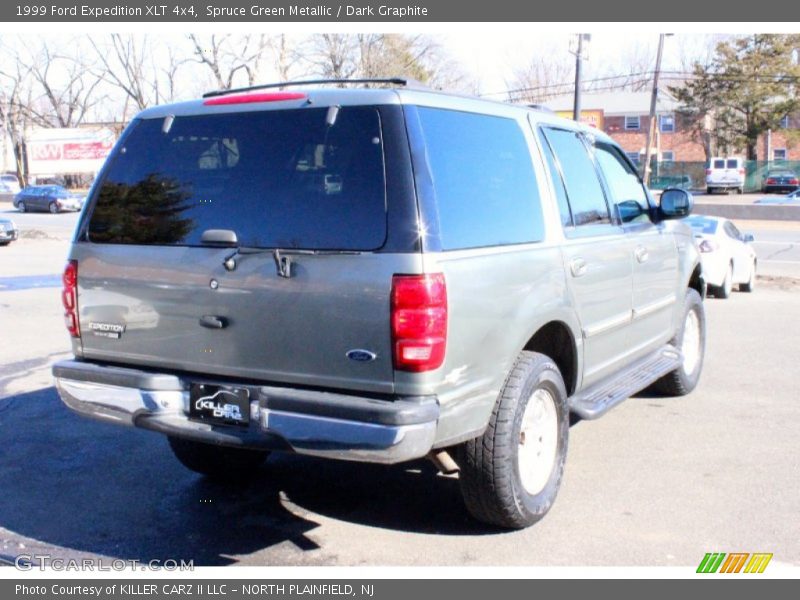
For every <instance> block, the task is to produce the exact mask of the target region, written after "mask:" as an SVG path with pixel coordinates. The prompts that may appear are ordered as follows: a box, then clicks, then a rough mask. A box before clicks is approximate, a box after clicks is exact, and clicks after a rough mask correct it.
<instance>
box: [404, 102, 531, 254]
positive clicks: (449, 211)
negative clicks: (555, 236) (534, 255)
mask: <svg viewBox="0 0 800 600" xmlns="http://www.w3.org/2000/svg"><path fill="white" fill-rule="evenodd" d="M417 114H418V116H419V123H420V126H421V128H422V135H423V137H424V141H425V149H426V153H427V162H428V165H427V166H428V168H429V170H430V173H431V176H432V178H433V188H434V191H435V195H436V207H437V211H438V215H439V231H440V236H441V243H442V249H444V250H456V249H462V248H479V247H483V246H502V245H511V244H525V243H530V242H538V241H541V240H542V239H543V238H544V224H543V219H542V206H541V198H540V197H539V186H538V183H537V181H536V175H535V174H534V170H533V161H532V160H531V154H530V149H529V148H528V142H527V140H526V139H525V135H524V134H523V131H522V128H520V126H519V124H518V123H517V121H516V120H513V119H507V118H503V117H495V116H489V115H482V114H475V113H467V112H458V111H453V110H443V109H438V108H425V107H418V108H417Z"/></svg>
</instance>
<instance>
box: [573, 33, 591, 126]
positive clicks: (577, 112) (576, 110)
mask: <svg viewBox="0 0 800 600" xmlns="http://www.w3.org/2000/svg"><path fill="white" fill-rule="evenodd" d="M591 39H592V36H591V34H588V33H579V34H578V44H577V47H576V48H575V52H572V53H573V54H574V55H575V103H574V104H573V109H572V118H573V120H575V121H578V122H580V120H581V63H582V62H583V60H584V57H583V42H584V41H586V42H588V41H589V40H591Z"/></svg>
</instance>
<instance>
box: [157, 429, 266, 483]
mask: <svg viewBox="0 0 800 600" xmlns="http://www.w3.org/2000/svg"><path fill="white" fill-rule="evenodd" d="M169 446H170V448H171V449H172V453H173V454H174V455H175V458H177V459H178V460H179V461H180V462H181V464H182V465H183V466H184V467H186V468H187V469H190V470H192V471H194V472H196V473H200V474H202V475H206V476H207V477H211V478H213V479H244V478H246V477H248V476H250V475H251V474H252V473H253V471H254V470H255V469H257V468H258V467H260V466H261V464H262V463H263V462H264V460H266V458H267V456H268V455H269V452H267V451H265V450H251V449H250V448H230V447H228V446H217V445H214V444H204V443H202V442H195V441H192V440H185V439H182V438H176V437H172V436H170V437H169Z"/></svg>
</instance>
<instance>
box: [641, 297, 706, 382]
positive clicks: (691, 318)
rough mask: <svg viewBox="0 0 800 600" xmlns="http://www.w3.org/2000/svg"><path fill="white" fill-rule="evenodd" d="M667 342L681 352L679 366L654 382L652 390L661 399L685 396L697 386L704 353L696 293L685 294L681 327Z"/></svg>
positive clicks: (702, 312) (701, 316)
mask: <svg viewBox="0 0 800 600" xmlns="http://www.w3.org/2000/svg"><path fill="white" fill-rule="evenodd" d="M687 336H688V337H687ZM670 343H671V344H672V345H673V346H675V347H676V348H678V349H680V350H681V352H683V363H682V364H681V366H680V367H678V368H677V369H675V370H674V371H670V372H669V373H667V374H666V375H664V376H663V377H662V378H661V379H659V380H658V381H656V382H655V384H654V385H653V389H655V390H656V391H658V392H660V393H661V394H664V395H665V396H685V395H686V394H688V393H689V392H691V391H692V390H693V389H694V388H695V387H697V382H698V381H699V380H700V373H701V371H702V370H703V360H704V358H705V350H706V316H705V309H704V308H703V300H702V299H701V298H700V294H698V293H697V290H694V289H691V288H689V289H688V290H687V291H686V297H685V299H684V304H683V319H682V321H681V327H680V329H679V330H678V333H676V334H675V337H674V338H672V340H671V341H670Z"/></svg>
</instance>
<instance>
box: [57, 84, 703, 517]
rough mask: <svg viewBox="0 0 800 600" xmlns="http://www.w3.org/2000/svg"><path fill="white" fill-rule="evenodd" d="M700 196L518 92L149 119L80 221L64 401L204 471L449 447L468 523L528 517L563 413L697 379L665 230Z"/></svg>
mask: <svg viewBox="0 0 800 600" xmlns="http://www.w3.org/2000/svg"><path fill="white" fill-rule="evenodd" d="M396 83H399V82H396ZM297 90H300V91H297ZM690 210H691V197H690V196H689V195H688V194H687V193H686V192H685V191H683V190H668V191H666V192H664V193H663V195H662V197H661V202H660V205H659V206H657V205H656V204H655V203H654V202H653V200H652V199H651V198H650V196H649V195H648V192H647V191H646V190H645V188H644V187H643V186H642V184H641V181H640V180H639V178H638V176H637V174H636V172H635V170H634V168H633V166H632V165H631V164H630V162H629V161H628V159H627V158H626V157H625V154H624V152H622V151H620V149H619V148H618V147H617V146H616V145H615V144H614V142H613V141H612V140H611V139H609V138H608V137H606V136H605V135H604V134H603V133H601V132H598V131H594V130H591V129H589V128H586V127H584V126H581V125H579V124H576V123H573V122H571V121H567V120H564V119H560V118H557V117H556V116H554V115H551V114H548V113H546V112H543V111H539V110H533V109H530V108H526V107H521V106H512V105H509V104H503V103H495V102H487V101H482V100H477V99H470V98H463V97H457V96H453V95H448V94H442V93H434V92H430V91H424V90H418V89H410V88H409V87H405V88H403V87H401V88H397V89H391V88H386V87H383V88H372V89H341V88H330V87H327V88H326V87H323V86H318V87H317V88H308V87H299V86H295V87H294V88H293V89H292V91H285V90H276V89H274V88H273V89H271V88H270V86H261V87H260V88H258V89H248V90H235V91H232V92H224V93H222V92H220V93H212V94H208V95H206V97H204V98H203V99H201V100H197V101H193V102H186V103H182V104H175V105H170V106H160V107H155V108H151V109H148V110H145V111H144V112H142V113H141V114H140V115H139V116H138V117H137V118H136V119H135V120H134V121H133V122H132V123H131V124H130V126H129V127H128V128H127V129H126V130H125V132H124V134H123V135H122V137H121V139H120V140H119V142H118V143H117V145H116V147H115V149H114V150H113V152H112V154H111V156H110V157H109V159H108V161H107V163H106V165H105V167H104V169H103V171H102V173H101V174H100V176H99V177H98V180H97V182H96V183H95V185H94V188H93V189H92V191H91V194H90V197H89V199H88V205H87V207H86V209H85V210H84V212H83V215H82V216H81V220H80V223H79V226H78V228H77V231H76V234H75V239H74V243H73V244H72V248H71V251H70V255H69V262H68V264H67V267H66V271H65V273H64V290H63V300H64V306H65V308H66V323H67V327H68V329H69V332H70V334H71V336H72V345H73V351H74V354H75V360H69V361H65V362H60V363H58V364H56V365H55V367H54V369H53V371H54V374H55V377H56V382H57V386H58V390H59V392H60V395H61V397H62V399H63V400H64V402H65V403H66V404H67V405H68V406H69V407H70V408H72V409H73V410H75V411H77V412H79V413H82V414H85V415H88V416H92V417H96V418H100V419H104V420H107V421H111V422H114V423H122V424H128V425H135V426H137V427H141V428H144V429H150V430H153V431H158V432H161V433H163V434H165V435H167V436H168V437H169V440H170V444H171V447H172V449H173V451H174V453H175V454H176V456H177V457H178V459H179V460H180V461H181V462H183V463H184V464H185V465H186V466H187V467H189V468H190V469H194V470H196V471H199V472H201V473H205V474H209V475H215V474H217V475H219V474H230V473H233V472H237V471H238V472H247V471H252V470H253V469H256V468H257V467H258V466H259V465H260V463H261V461H262V460H263V458H264V457H265V456H266V454H267V453H268V452H269V451H272V450H278V451H293V452H298V453H301V454H309V455H315V456H322V457H330V458H337V459H348V460H356V461H371V462H382V463H396V462H401V461H407V460H411V459H417V458H420V457H425V456H430V457H431V458H433V459H434V462H436V464H437V465H439V466H440V468H442V469H444V470H448V471H455V470H458V471H459V477H460V481H461V487H462V489H463V493H464V498H465V502H466V505H467V507H468V509H469V510H470V512H471V513H472V514H473V515H474V516H475V517H477V518H478V519H481V520H483V521H486V522H489V523H492V524H496V525H499V526H503V527H525V526H527V525H530V524H531V523H533V522H535V521H537V520H538V519H540V518H541V517H542V516H543V515H544V514H545V513H546V512H547V510H548V509H549V508H550V506H551V504H552V502H553V500H554V499H555V496H556V492H557V490H558V487H559V483H560V481H561V476H562V472H563V467H564V460H565V457H566V452H567V435H568V430H569V414H570V412H573V413H576V414H577V415H579V416H580V417H583V418H594V417H598V416H600V415H602V414H603V413H605V412H606V411H607V410H609V409H610V408H611V407H613V406H614V405H616V404H617V403H619V402H620V401H622V400H624V399H625V398H627V397H628V396H630V395H631V394H634V393H636V392H638V391H640V390H642V389H643V388H645V387H648V386H650V385H651V384H656V385H657V386H658V387H659V388H660V389H661V390H663V391H664V392H665V393H667V394H673V395H677V394H685V393H688V392H689V391H691V390H692V389H693V388H694V387H695V384H696V383H697V380H698V377H699V374H700V370H701V367H702V363H703V352H704V344H705V321H704V313H703V305H702V297H703V295H704V290H705V286H704V283H703V279H702V274H701V270H700V266H699V258H698V253H697V250H696V249H695V246H694V244H693V242H692V235H691V231H690V230H689V228H688V227H686V226H684V225H683V224H681V223H679V222H677V221H670V220H671V219H675V218H678V217H683V216H685V215H687V214H688V213H689V212H690Z"/></svg>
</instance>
